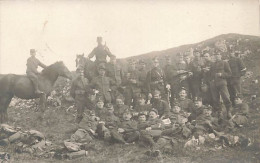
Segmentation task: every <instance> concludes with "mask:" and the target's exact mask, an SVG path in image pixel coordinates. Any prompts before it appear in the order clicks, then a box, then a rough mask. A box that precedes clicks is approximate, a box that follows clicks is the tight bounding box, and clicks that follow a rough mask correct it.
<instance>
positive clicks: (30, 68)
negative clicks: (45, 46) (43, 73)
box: [26, 57, 46, 74]
mask: <svg viewBox="0 0 260 163" xmlns="http://www.w3.org/2000/svg"><path fill="white" fill-rule="evenodd" d="M26 66H27V69H26V73H35V74H37V73H38V71H37V68H38V66H40V67H42V68H46V66H45V65H44V64H43V63H41V62H40V61H39V60H38V59H37V58H35V57H30V58H28V59H27V64H26Z"/></svg>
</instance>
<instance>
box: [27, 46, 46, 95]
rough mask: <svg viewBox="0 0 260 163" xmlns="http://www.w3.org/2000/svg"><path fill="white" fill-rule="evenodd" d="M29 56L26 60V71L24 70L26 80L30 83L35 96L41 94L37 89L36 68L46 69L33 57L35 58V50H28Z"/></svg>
mask: <svg viewBox="0 0 260 163" xmlns="http://www.w3.org/2000/svg"><path fill="white" fill-rule="evenodd" d="M30 55H31V57H29V58H28V59H27V64H26V66H27V69H26V74H27V76H28V78H29V79H30V80H31V81H32V83H33V86H34V89H35V94H37V95H38V94H42V93H43V92H41V91H40V90H39V87H38V85H39V84H38V76H37V75H38V74H39V72H38V71H37V68H38V66H40V67H42V68H46V66H45V65H44V64H43V63H41V62H40V61H39V60H38V59H37V58H36V57H35V56H36V50H35V49H30Z"/></svg>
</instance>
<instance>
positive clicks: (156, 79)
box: [146, 57, 170, 100]
mask: <svg viewBox="0 0 260 163" xmlns="http://www.w3.org/2000/svg"><path fill="white" fill-rule="evenodd" d="M153 66H154V67H153V68H152V69H151V70H150V71H149V72H148V73H147V77H146V81H147V82H146V84H147V86H148V88H147V89H148V93H149V97H152V92H154V91H155V90H159V91H160V92H161V96H162V98H163V99H165V100H167V99H168V98H167V95H166V87H167V88H170V85H168V84H167V82H166V78H165V73H164V71H163V70H162V69H161V68H160V64H159V60H158V57H154V58H153Z"/></svg>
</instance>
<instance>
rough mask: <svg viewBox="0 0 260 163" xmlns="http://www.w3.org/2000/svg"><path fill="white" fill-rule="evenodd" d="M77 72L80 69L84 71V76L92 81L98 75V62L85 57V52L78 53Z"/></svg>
mask: <svg viewBox="0 0 260 163" xmlns="http://www.w3.org/2000/svg"><path fill="white" fill-rule="evenodd" d="M75 61H76V72H79V71H80V70H83V71H84V76H85V77H86V78H87V79H88V80H89V81H91V80H92V79H93V78H94V77H96V76H97V75H98V72H97V67H96V64H95V63H94V62H93V61H91V60H90V59H87V58H86V57H84V53H83V54H77V56H76V60H75Z"/></svg>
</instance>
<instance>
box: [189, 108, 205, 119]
mask: <svg viewBox="0 0 260 163" xmlns="http://www.w3.org/2000/svg"><path fill="white" fill-rule="evenodd" d="M204 108H206V106H204V105H202V106H201V107H200V108H195V107H192V109H191V115H190V117H189V119H190V120H196V118H197V117H199V116H200V115H201V114H202V113H203V110H204Z"/></svg>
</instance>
